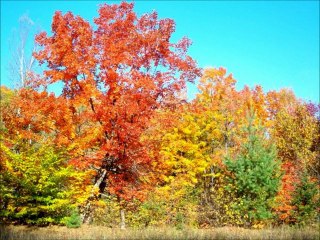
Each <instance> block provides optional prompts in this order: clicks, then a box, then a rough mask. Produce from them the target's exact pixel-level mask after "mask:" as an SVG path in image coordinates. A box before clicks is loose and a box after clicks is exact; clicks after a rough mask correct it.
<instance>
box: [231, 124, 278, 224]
mask: <svg viewBox="0 0 320 240" xmlns="http://www.w3.org/2000/svg"><path fill="white" fill-rule="evenodd" d="M252 120H253V119H249V125H248V127H247V129H246V133H247V134H248V141H247V142H246V143H244V144H243V145H242V149H241V152H240V154H239V155H238V156H237V157H236V159H230V158H227V159H226V161H225V164H226V167H227V170H228V171H230V174H231V175H230V177H229V184H228V185H227V186H226V189H227V190H229V191H234V193H235V197H236V199H235V201H234V203H233V204H232V208H233V209H239V211H240V214H241V216H242V218H243V220H245V221H246V222H247V224H249V225H252V224H257V223H259V222H260V221H264V220H268V219H270V218H271V217H272V213H271V208H272V205H273V201H274V197H275V196H276V193H277V191H278V188H279V183H280V177H281V172H280V162H279V161H278V160H277V159H276V151H275V148H274V146H273V145H271V144H269V145H267V144H264V143H265V142H267V139H265V138H264V137H262V134H263V133H259V131H258V130H259V129H257V128H255V127H253V126H252Z"/></svg>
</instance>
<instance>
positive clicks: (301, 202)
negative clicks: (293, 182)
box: [292, 171, 320, 225]
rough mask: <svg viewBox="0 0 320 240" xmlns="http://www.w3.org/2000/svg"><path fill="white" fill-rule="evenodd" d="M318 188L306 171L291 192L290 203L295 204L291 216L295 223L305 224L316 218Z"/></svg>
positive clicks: (319, 204) (317, 212) (318, 204)
mask: <svg viewBox="0 0 320 240" xmlns="http://www.w3.org/2000/svg"><path fill="white" fill-rule="evenodd" d="M319 200H320V199H319V188H318V186H317V183H316V181H314V180H312V179H311V178H310V177H309V175H308V173H307V172H306V171H304V172H303V174H302V178H301V181H300V182H299V183H298V184H297V186H296V189H295V191H294V193H293V199H292V203H293V205H294V206H295V209H294V210H293V216H294V217H295V218H296V220H297V223H298V224H301V225H306V224H309V223H312V222H314V221H315V220H316V219H317V216H318V214H319V209H320V202H319Z"/></svg>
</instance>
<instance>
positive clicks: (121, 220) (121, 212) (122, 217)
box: [120, 209, 126, 230]
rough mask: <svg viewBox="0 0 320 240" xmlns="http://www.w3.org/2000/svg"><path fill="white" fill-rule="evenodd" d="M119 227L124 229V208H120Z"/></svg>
mask: <svg viewBox="0 0 320 240" xmlns="http://www.w3.org/2000/svg"><path fill="white" fill-rule="evenodd" d="M120 229H122V230H124V229H126V215H125V211H124V209H120Z"/></svg>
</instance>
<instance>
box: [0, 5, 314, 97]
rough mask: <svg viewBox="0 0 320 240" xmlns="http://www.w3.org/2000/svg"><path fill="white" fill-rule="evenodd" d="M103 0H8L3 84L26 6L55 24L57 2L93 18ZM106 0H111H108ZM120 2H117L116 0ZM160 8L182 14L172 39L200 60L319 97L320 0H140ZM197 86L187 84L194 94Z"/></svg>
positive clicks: (247, 80) (250, 80)
mask: <svg viewBox="0 0 320 240" xmlns="http://www.w3.org/2000/svg"><path fill="white" fill-rule="evenodd" d="M99 3H103V2H96V1H77V2H76V1H56V2H55V1H1V84H3V85H7V86H10V81H9V80H8V71H7V62H8V60H9V58H10V55H9V51H8V39H9V38H10V35H12V31H13V29H14V28H17V26H18V19H19V17H20V16H22V15H23V14H25V13H27V14H28V15H29V17H30V18H31V19H32V20H33V21H34V22H35V23H36V24H38V25H40V27H41V28H42V29H43V30H45V31H47V32H50V25H51V20H52V16H53V14H54V12H55V11H56V10H61V11H63V12H66V11H72V12H73V13H74V14H77V15H81V16H82V17H83V18H85V19H86V20H88V21H90V22H92V19H93V17H96V16H97V9H98V4H99ZM107 3H111V2H110V1H107ZM112 3H114V2H112ZM153 10H155V11H157V12H158V15H159V17H160V18H172V19H174V20H175V22H176V32H175V33H174V35H173V40H177V39H180V38H181V37H183V36H188V37H189V38H190V39H191V40H192V41H193V45H192V46H191V47H190V50H189V54H190V55H191V56H192V57H193V58H194V59H196V61H197V62H198V64H199V66H200V67H209V66H212V67H219V66H223V67H225V68H226V69H227V70H228V72H229V73H233V75H234V77H235V79H237V81H238V84H237V86H238V88H242V87H243V86H244V85H245V84H246V85H249V86H254V85H256V84H259V85H262V86H263V88H264V90H265V91H268V90H271V89H275V90H278V89H280V88H283V87H288V88H292V89H293V91H294V92H295V93H296V95H297V96H298V97H300V98H303V99H305V100H312V101H316V102H319V2H318V1H300V2H299V1H274V2H272V1H265V2H263V1H233V2H231V1H230V2H228V1H148V2H146V1H136V2H135V11H136V12H137V13H138V14H139V15H140V14H143V13H146V12H151V11H153ZM195 93H196V87H195V86H191V85H189V86H188V94H189V97H190V98H192V96H194V94H195Z"/></svg>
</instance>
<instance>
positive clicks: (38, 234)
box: [0, 225, 320, 240]
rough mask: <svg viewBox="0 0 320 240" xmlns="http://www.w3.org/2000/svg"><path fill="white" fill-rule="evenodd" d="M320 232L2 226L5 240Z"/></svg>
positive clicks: (314, 234) (309, 232)
mask: <svg viewBox="0 0 320 240" xmlns="http://www.w3.org/2000/svg"><path fill="white" fill-rule="evenodd" d="M319 235H320V234H319V229H317V228H314V227H313V228H312V227H305V228H290V227H287V226H284V227H279V228H273V229H261V230H253V229H244V228H236V227H223V228H212V229H183V230H176V229H174V228H146V229H140V230H138V229H127V230H120V229H115V228H108V227H100V226H87V225H84V226H81V227H80V228H77V229H70V228H67V227H60V226H49V227H43V228H39V227H27V226H12V225H11V226H0V239H1V240H20V239H21V240H40V239H52V240H53V239H54V240H56V239H57V240H58V239H59V240H65V239H71V240H72V239H77V240H80V239H82V240H84V239H99V240H100V239H101V240H103V239H139V240H140V239H141V240H142V239H160V240H164V239H174V240H177V239H199V240H200V239H234V240H235V239H237V240H238V239H270V240H271V239H274V240H277V239H279V240H281V239H304V240H307V239H319V237H320V236H319Z"/></svg>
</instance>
